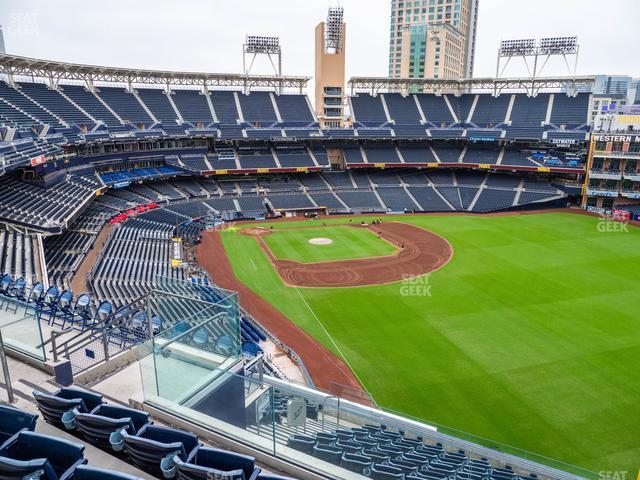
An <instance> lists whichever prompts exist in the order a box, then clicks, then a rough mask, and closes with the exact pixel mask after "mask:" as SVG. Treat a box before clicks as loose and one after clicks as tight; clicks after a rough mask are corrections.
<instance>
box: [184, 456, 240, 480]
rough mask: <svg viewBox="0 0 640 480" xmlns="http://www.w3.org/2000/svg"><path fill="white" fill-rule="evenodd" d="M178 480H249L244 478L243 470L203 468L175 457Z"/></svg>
mask: <svg viewBox="0 0 640 480" xmlns="http://www.w3.org/2000/svg"><path fill="white" fill-rule="evenodd" d="M173 461H174V463H175V465H176V469H177V474H178V479H179V480H211V479H212V478H215V479H216V480H248V479H247V478H246V477H245V476H244V472H243V471H242V470H226V471H225V470H218V469H215V468H210V467H203V466H200V465H195V464H193V463H187V462H183V461H182V460H180V458H179V457H178V456H175V457H174V460H173Z"/></svg>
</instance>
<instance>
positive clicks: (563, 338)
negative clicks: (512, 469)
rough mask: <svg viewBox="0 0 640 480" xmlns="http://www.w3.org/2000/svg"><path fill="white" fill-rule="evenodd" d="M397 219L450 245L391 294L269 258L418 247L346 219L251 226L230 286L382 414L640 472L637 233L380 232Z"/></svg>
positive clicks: (534, 229) (372, 254) (456, 226)
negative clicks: (395, 225)
mask: <svg viewBox="0 0 640 480" xmlns="http://www.w3.org/2000/svg"><path fill="white" fill-rule="evenodd" d="M366 220H367V221H369V220H371V218H366ZM392 220H393V221H395V222H401V223H402V224H403V225H404V226H405V227H406V225H407V224H408V225H413V226H415V227H418V228H420V229H424V230H426V231H428V232H432V233H433V234H435V235H434V237H436V238H440V239H444V240H445V241H446V243H447V244H448V245H450V247H451V252H450V257H447V258H444V257H442V258H439V262H435V263H434V265H437V268H434V271H433V272H432V273H430V274H427V275H422V276H414V275H410V276H403V277H402V279H399V281H397V282H392V283H388V282H386V283H384V284H382V283H381V284H379V285H370V286H357V287H350V288H335V287H331V288H317V287H316V288H302V287H296V286H294V285H295V283H294V284H292V282H285V281H284V280H283V278H282V277H281V275H280V273H279V269H278V268H276V265H277V261H279V260H286V261H288V262H290V261H294V262H299V263H300V264H307V263H308V264H313V263H315V262H329V261H336V260H345V259H351V261H352V262H353V261H356V260H355V259H362V260H361V261H371V260H372V259H373V260H374V261H380V262H383V260H384V259H387V260H388V257H389V256H398V258H401V257H402V255H403V254H405V251H406V250H411V248H412V247H411V245H410V244H408V245H407V247H406V248H405V245H404V244H403V245H402V246H401V247H399V245H398V244H397V242H396V245H395V246H394V245H392V244H391V243H390V242H389V241H387V240H386V239H385V238H381V237H385V236H386V230H380V232H381V233H380V234H376V231H375V229H371V230H369V231H367V230H364V229H360V230H358V228H356V227H354V226H353V225H351V226H349V225H348V224H349V223H351V224H353V223H354V222H355V223H359V221H360V219H358V218H353V217H336V218H329V219H323V220H308V221H299V222H298V221H295V222H274V223H270V224H267V223H264V222H261V223H258V224H255V225H249V224H246V225H241V226H237V227H235V228H231V229H227V230H225V231H223V232H222V233H221V238H222V242H223V245H224V248H225V251H226V253H227V256H228V258H229V260H230V262H231V266H232V268H233V273H235V275H236V277H238V279H239V280H240V281H241V282H242V283H244V284H245V285H246V286H247V287H249V288H250V289H251V290H253V292H255V293H256V294H258V295H259V296H261V297H262V298H263V299H264V300H266V301H267V302H269V303H270V304H272V305H273V306H275V307H276V308H277V309H278V310H279V311H280V312H282V313H283V314H284V315H286V317H288V318H289V319H290V321H292V322H295V324H297V325H298V326H299V327H300V328H301V329H303V330H304V331H306V332H307V333H309V334H310V335H312V336H313V337H314V338H316V339H317V340H318V341H319V342H321V343H322V344H323V345H324V346H326V347H327V348H328V349H330V350H331V351H332V352H334V354H335V355H336V356H338V357H340V358H342V359H343V360H344V361H345V362H346V363H347V364H348V365H349V367H350V368H351V369H352V370H353V372H354V373H355V375H356V376H357V378H358V380H359V381H360V382H361V383H362V385H363V386H364V387H365V388H366V390H367V391H368V392H369V393H370V395H371V396H372V397H373V398H374V399H375V401H376V402H377V404H378V405H380V406H381V407H384V408H386V409H391V410H395V411H399V412H402V413H404V414H406V415H411V416H415V417H418V418H420V419H422V420H424V421H426V422H430V423H433V424H438V425H441V426H443V428H445V427H446V428H445V430H446V429H447V428H448V429H456V430H459V431H461V432H468V433H469V434H473V435H477V436H478V437H481V438H482V440H477V441H480V442H481V443H484V444H486V445H490V446H494V447H496V448H500V449H506V447H504V446H501V445H500V444H505V445H511V446H514V447H517V448H520V449H523V450H528V451H531V452H535V453H536V454H539V455H543V456H547V457H551V458H555V459H557V460H560V461H562V462H566V463H567V464H572V465H576V466H579V467H583V468H586V469H589V470H591V471H595V472H598V471H601V470H616V471H621V470H628V471H630V472H634V473H633V475H635V472H637V471H638V467H639V461H638V459H640V440H639V438H640V401H639V399H640V314H639V305H640V273H639V272H640V230H639V229H637V228H635V227H631V226H630V227H628V229H627V230H625V229H622V230H620V229H619V228H609V227H608V226H605V227H603V226H602V224H601V223H600V220H599V219H598V218H594V217H589V216H585V215H578V214H572V213H543V214H527V215H505V216H400V217H384V223H383V226H384V225H388V224H389V223H390V222H392ZM249 227H254V228H255V227H260V228H261V229H265V231H264V233H265V234H264V235H260V236H259V237H257V236H254V235H247V234H246V232H245V231H244V230H245V229H246V228H249ZM265 227H267V228H268V230H269V231H266V228H265ZM270 227H273V228H270ZM309 227H313V228H309ZM387 228H388V227H387ZM414 230H415V229H414ZM391 233H393V232H391V230H390V233H389V235H391ZM313 239H328V240H330V242H326V241H322V242H310V240H313ZM423 248H425V247H424V246H423ZM398 250H400V252H398ZM367 259H368V260H367ZM320 265H321V264H320ZM408 265H410V263H408ZM460 435H462V434H460Z"/></svg>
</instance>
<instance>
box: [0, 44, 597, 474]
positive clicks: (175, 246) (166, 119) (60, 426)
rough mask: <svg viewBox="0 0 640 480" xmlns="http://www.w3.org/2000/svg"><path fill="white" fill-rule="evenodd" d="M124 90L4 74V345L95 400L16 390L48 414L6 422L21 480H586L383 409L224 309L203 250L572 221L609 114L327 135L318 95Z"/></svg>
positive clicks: (505, 96) (408, 102)
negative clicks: (251, 239)
mask: <svg viewBox="0 0 640 480" xmlns="http://www.w3.org/2000/svg"><path fill="white" fill-rule="evenodd" d="M81 67H82V68H81ZM42 72H47V73H51V74H52V76H53V77H55V78H56V82H54V83H49V84H47V83H46V77H47V76H46V75H45V76H44V77H43V75H42ZM116 72H117V75H116ZM122 72H123V70H122V69H110V68H108V67H90V66H77V65H71V64H65V63H61V62H50V61H44V60H37V59H23V58H21V57H15V56H11V55H2V56H0V73H3V80H2V81H0V138H1V140H2V141H1V142H0V156H1V157H2V170H1V171H0V302H2V303H1V310H2V316H0V318H2V322H1V323H0V328H1V329H2V333H3V336H4V337H5V338H4V339H5V343H6V345H7V347H8V350H9V353H10V354H11V355H13V356H16V357H17V358H20V359H21V360H22V361H23V362H27V363H30V364H37V365H39V366H40V368H43V369H45V371H47V372H48V374H49V375H53V374H55V379H56V381H57V382H58V383H59V384H63V385H69V384H71V383H73V382H74V381H75V383H76V384H82V385H84V386H85V388H86V390H83V391H78V390H73V389H72V390H69V389H66V388H62V389H60V390H58V389H57V388H53V384H52V383H51V382H50V381H49V380H44V379H43V381H42V382H41V384H39V385H37V387H38V388H36V390H37V391H35V392H33V394H31V393H30V392H24V391H23V390H24V387H25V386H26V385H28V383H25V382H24V381H20V380H24V378H21V379H19V381H17V382H14V383H18V386H17V391H18V392H19V393H20V395H19V397H20V402H19V403H20V407H21V408H22V409H23V410H24V411H23V412H19V411H10V410H7V413H6V415H5V414H3V415H2V420H1V421H0V433H2V434H4V435H5V437H6V438H7V442H6V443H5V444H4V445H3V446H2V447H1V448H0V468H11V469H13V470H12V471H14V472H17V473H16V475H17V476H23V477H24V476H25V475H27V476H28V475H30V474H31V472H32V471H33V468H34V465H35V464H34V463H33V462H32V461H31V460H33V459H35V458H42V457H43V456H44V455H43V453H42V452H43V451H44V449H46V450H48V451H51V452H58V451H60V452H63V451H64V452H66V453H65V455H64V458H65V459H70V461H69V462H68V463H64V462H62V461H60V462H58V461H57V459H52V458H50V459H49V461H45V462H44V463H42V462H41V463H42V464H41V463H38V465H37V468H39V469H42V470H44V471H45V472H46V476H47V478H50V479H52V480H53V479H56V478H60V479H64V478H68V477H69V476H70V475H75V476H76V477H79V478H82V476H83V475H84V476H86V477H87V478H91V479H100V478H104V479H107V478H128V477H125V476H123V475H121V474H122V473H129V474H132V475H134V476H140V477H148V475H143V474H142V473H141V472H140V471H139V470H136V469H135V468H138V469H142V470H144V471H146V472H147V473H149V474H151V475H155V476H156V477H162V476H164V477H165V478H174V477H178V478H181V479H191V478H194V479H195V478H211V476H214V477H213V478H243V479H245V478H246V479H256V478H257V479H263V480H267V479H272V478H277V477H276V476H271V475H270V474H266V473H265V472H264V468H263V467H259V466H257V464H256V463H255V462H256V461H257V462H259V463H260V464H261V465H266V468H267V469H269V470H276V471H282V472H286V473H288V474H289V475H292V476H294V477H296V478H364V477H370V478H381V479H382V478H406V479H419V478H428V479H433V480H436V479H440V478H448V479H452V478H460V479H462V478H465V479H466V478H469V479H476V480H481V479H495V480H515V479H518V478H562V479H574V478H578V477H580V474H576V473H575V472H564V471H562V470H559V469H557V468H554V466H549V465H545V464H543V463H537V462H534V461H531V460H529V459H524V458H519V457H517V456H514V455H511V454H508V453H505V452H500V451H497V450H493V449H491V448H488V447H485V446H482V445H479V444H475V443H472V442H468V441H466V440H462V439H458V438H454V437H451V436H448V435H444V434H441V433H439V432H438V431H437V430H436V429H435V428H434V427H432V426H429V425H425V424H421V423H419V422H416V421H413V420H409V419H406V418H403V417H401V416H398V415H392V414H388V413H386V412H384V411H382V410H378V409H376V408H375V402H373V400H372V399H371V398H369V397H368V396H367V395H366V392H364V391H363V389H362V387H361V385H360V384H359V382H358V380H357V378H356V377H355V376H354V374H353V372H352V371H351V370H350V369H349V367H348V366H347V365H346V364H345V363H344V362H343V361H342V360H340V359H338V358H337V357H336V356H335V355H334V354H333V353H331V352H330V351H329V350H327V349H326V348H324V347H323V346H321V345H320V343H318V342H317V341H316V340H314V339H312V338H311V337H309V336H308V335H306V334H304V333H302V332H301V331H300V330H299V329H297V328H293V325H292V324H290V323H289V320H288V319H287V318H285V317H284V316H282V315H280V317H279V318H277V321H275V322H274V321H273V317H272V316H271V314H272V313H273V307H271V312H270V315H269V318H268V319H262V318H260V313H261V312H262V311H266V310H264V309H266V308H267V307H266V306H265V305H267V304H266V302H265V301H264V300H262V299H260V298H259V297H257V296H256V295H255V294H251V292H250V291H249V289H247V288H246V287H245V286H243V285H241V284H237V283H236V284H228V280H229V278H220V283H221V284H222V286H225V287H231V288H232V289H233V290H236V291H240V292H241V295H240V297H239V302H240V303H239V304H238V302H237V297H236V295H235V294H234V293H231V292H229V291H227V290H224V289H223V288H220V285H218V284H217V283H218V275H221V274H220V273H219V272H220V271H221V270H220V266H223V267H224V268H225V269H226V272H227V274H229V272H230V268H231V267H230V266H229V264H228V260H227V259H226V256H225V255H224V251H223V249H222V247H221V246H220V245H219V241H218V244H217V246H216V245H214V244H212V243H210V242H212V241H213V240H211V239H214V238H215V235H213V236H212V235H206V236H204V241H203V235H202V232H203V231H205V230H208V229H212V228H218V227H221V226H224V225H226V224H229V223H230V222H237V221H242V220H262V219H265V218H279V217H282V216H314V215H319V214H322V215H332V214H345V215H352V214H362V213H376V214H377V215H379V216H381V215H383V214H387V213H394V214H403V213H417V212H440V213H477V214H483V213H494V212H514V211H515V212H517V211H525V210H530V209H545V208H557V207H565V206H566V205H567V203H568V202H571V201H572V200H575V196H576V195H577V194H579V192H580V183H579V179H580V178H581V175H583V174H584V171H585V163H584V162H585V155H584V152H585V147H586V145H587V142H588V140H589V134H590V127H589V125H588V111H589V101H590V95H589V94H588V93H578V94H576V95H568V94H566V93H561V91H560V90H559V89H556V90H552V91H540V92H536V95H534V96H531V95H529V94H528V93H526V92H524V91H522V90H521V91H505V92H502V93H501V94H499V95H494V94H492V93H486V92H483V91H477V92H475V91H473V90H472V88H471V87H472V85H466V84H463V83H461V84H460V86H459V87H460V88H459V91H458V92H454V91H452V92H450V93H449V92H447V91H445V92H438V93H411V94H408V95H402V94H400V93H396V92H391V91H388V92H387V91H385V92H383V93H379V94H377V95H371V94H369V93H364V92H360V93H356V94H354V95H353V96H351V97H349V102H350V110H351V118H350V121H349V127H348V128H330V129H322V128H320V125H319V123H318V120H317V118H316V116H315V113H314V112H313V110H312V108H311V103H310V101H309V99H308V98H307V97H306V95H304V94H302V93H300V91H302V88H303V87H304V86H305V85H306V81H307V79H306V78H302V77H291V78H285V79H284V81H280V80H278V82H276V83H274V82H273V81H272V80H269V79H266V80H264V81H263V84H260V82H259V81H257V83H258V86H259V87H260V88H259V89H253V90H251V91H249V90H248V89H247V88H244V87H246V79H245V78H243V77H239V78H237V79H235V81H236V83H235V84H233V85H234V86H235V87H238V90H228V89H222V88H221V85H223V83H222V80H220V79H219V78H218V77H216V76H215V75H210V76H207V77H206V78H199V77H197V76H194V77H193V78H189V74H187V73H180V72H153V71H143V72H140V71H136V72H135V73H134V72H133V71H132V72H127V71H124V75H125V76H128V77H129V78H134V77H135V78H136V79H137V81H139V82H140V83H139V84H136V83H135V82H134V83H132V84H129V86H128V87H123V86H122V85H121V83H119V81H120V80H118V78H120V79H121V78H122V77H121V76H120V75H122V74H123V73H122ZM18 75H19V76H20V78H22V77H23V76H24V77H27V76H28V77H31V78H32V79H33V81H22V80H16V79H17V77H18ZM110 75H112V76H110ZM53 77H52V78H53ZM78 78H84V79H85V80H86V81H85V84H84V85H79V84H78V82H77V81H71V80H72V79H73V80H77V79H78ZM160 78H163V79H165V80H166V79H167V78H170V80H169V81H168V82H167V81H165V80H163V81H158V79H160ZM232 80H233V79H232ZM224 81H225V82H228V81H229V79H228V78H226V79H225V80H224ZM173 83H175V85H173ZM283 83H284V87H287V86H288V87H295V88H298V89H299V91H298V93H288V92H285V91H284V90H283V89H282V87H283ZM556 83H557V82H556ZM196 84H197V85H204V86H202V87H201V88H188V85H196ZM160 85H162V86H160ZM167 85H171V88H170V89H169V90H168V89H167ZM226 85H228V83H227V84H226ZM556 86H560V85H556ZM443 88H444V84H443ZM494 93H495V92H494ZM387 225H388V224H385V226H384V227H381V228H380V229H379V230H380V231H382V232H385V234H388V235H389V236H390V237H393V236H394V235H396V234H397V232H395V233H394V232H393V231H392V230H391V228H390V227H387ZM406 228H413V227H406ZM409 233H410V232H403V233H402V235H404V236H406V237H407V248H406V250H404V252H407V253H406V254H405V253H400V254H399V255H398V258H399V259H401V260H402V258H404V257H403V255H406V256H407V258H406V259H405V260H406V262H407V264H409V263H412V262H414V260H415V259H416V258H419V257H420V255H421V253H420V252H421V250H420V248H418V247H417V246H416V245H418V246H419V245H422V243H421V242H423V244H424V245H426V246H427V247H429V248H431V247H433V246H434V245H435V244H434V242H435V240H434V238H430V239H427V240H424V239H419V238H409V237H411V235H409ZM434 237H436V236H434ZM403 238H404V237H403ZM443 242H444V240H443ZM396 243H397V242H396ZM436 243H437V242H436ZM444 243H446V242H444ZM414 247H415V248H414ZM443 252H445V253H442V254H437V255H431V256H430V257H429V258H425V259H424V261H425V262H426V263H428V264H429V265H428V268H429V269H432V268H438V267H439V266H441V265H442V264H444V263H445V262H446V261H447V260H448V258H449V256H450V252H449V253H448V254H447V253H446V249H444V250H443ZM423 254H424V252H423ZM423 256H424V255H423ZM225 262H226V263H225ZM203 267H204V268H203ZM425 268H426V267H425ZM207 271H208V272H210V273H212V276H210V275H209V274H208V272H207ZM396 273H397V272H396ZM410 273H424V272H423V271H419V272H417V271H416V272H413V271H412V272H410ZM365 274H366V269H365V271H364V273H363V275H365ZM394 275H395V274H394ZM395 279H397V275H395V276H393V278H392V277H389V278H387V279H386V281H393V280H395ZM326 281H327V282H330V281H331V280H330V279H329V280H326ZM293 283H295V284H299V283H300V282H299V281H298V280H296V281H293ZM301 284H304V282H303V283H301ZM261 306H262V307H261ZM261 308H262V309H261ZM17 325H18V326H19V327H20V328H16V326H17ZM305 335H306V336H305ZM308 358H313V359H314V361H313V363H311V362H307V361H306V359H308ZM150 360H152V361H151V363H149V361H150ZM12 362H13V360H12ZM160 366H162V368H161V367H160ZM45 378H48V377H45ZM150 378H153V379H154V380H153V381H152V382H151V383H149V382H150V380H149V379H150ZM135 380H137V381H138V385H137V386H136V385H132V382H134V381H135ZM134 383H135V382H134ZM125 384H126V385H129V386H131V390H128V389H125V388H124V387H120V388H119V387H118V385H120V386H122V385H125ZM43 385H44V386H46V388H44V387H43ZM316 387H320V388H316ZM322 388H324V389H326V390H327V391H328V392H324V391H322ZM42 390H46V391H42ZM98 392H102V394H103V395H104V396H101V394H100V393H98ZM125 404H128V405H131V404H133V406H135V407H136V409H135V410H127V408H129V407H125ZM36 406H37V408H38V409H39V411H40V414H41V418H39V419H38V420H37V421H36V420H35V419H34V416H33V412H34V411H35V408H36ZM149 414H151V416H152V417H154V421H155V422H156V423H155V424H152V423H150V421H149ZM6 419H10V420H9V421H8V424H12V425H13V427H10V426H7V427H5V426H4V425H5V424H4V423H3V422H5V420H6ZM12 419H15V420H12ZM123 419H125V420H123ZM44 422H46V424H50V425H52V427H49V426H46V424H45V423H44ZM161 424H166V425H171V426H172V427H176V426H177V427H180V429H175V428H169V427H163V426H161ZM16 425H17V426H18V427H20V428H18V427H16ZM34 425H36V426H38V428H36V431H37V434H36V435H35V436H34V434H33V433H29V430H31V431H32V430H33V429H34ZM22 426H24V427H26V429H27V431H22ZM185 430H188V431H185ZM189 431H190V432H191V433H189ZM193 432H198V435H199V436H200V438H199V437H198V436H196V435H195V434H194V433H193ZM41 433H42V434H44V435H45V436H42V435H40V434H41ZM38 435H40V436H38ZM69 435H72V436H73V437H72V440H71V441H70V442H69V441H67V440H68V439H69V438H70V437H69ZM203 439H204V440H205V441H206V442H207V443H209V444H215V445H216V446H217V447H219V448H218V449H213V448H211V447H209V446H207V447H204V446H202V445H200V443H201V440H203ZM79 441H82V442H88V443H90V444H91V445H95V446H98V447H100V448H102V450H103V451H108V452H111V451H115V452H119V453H117V455H118V456H117V459H118V461H117V462H116V461H115V460H114V461H113V462H111V461H110V462H107V463H108V464H109V465H110V466H111V467H110V468H115V469H116V470H120V473H121V474H118V473H114V472H110V473H109V472H104V471H99V470H94V469H93V468H92V467H95V466H104V462H98V463H94V462H93V461H92V460H90V461H89V465H90V467H83V466H82V464H83V463H86V459H87V458H88V455H87V456H86V457H85V456H84V454H83V452H88V451H89V450H90V449H89V448H87V449H86V450H85V449H84V447H83V445H81V444H80V443H79ZM231 451H236V452H241V453H249V454H250V456H247V455H241V454H239V453H236V454H234V453H231ZM94 453H95V452H94ZM99 457H100V456H99V455H96V457H95V458H99ZM61 458H62V456H61ZM3 462H4V463H3ZM65 462H66V460H65ZM123 462H124V463H123ZM125 463H126V465H128V467H125V466H124V465H125ZM3 465H5V466H3ZM113 465H115V467H114V466H113ZM554 465H555V464H554ZM131 466H133V467H135V468H133V469H132V468H130V467H131ZM74 472H75V473H74Z"/></svg>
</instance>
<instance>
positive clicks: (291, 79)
mask: <svg viewBox="0 0 640 480" xmlns="http://www.w3.org/2000/svg"><path fill="white" fill-rule="evenodd" d="M0 74H4V75H7V77H8V78H9V80H10V81H12V79H13V78H14V77H32V78H42V79H46V80H47V81H48V82H49V83H50V84H51V85H57V84H58V82H59V81H60V80H75V81H84V82H86V83H87V84H88V85H92V84H93V83H94V82H114V83H126V84H129V85H131V84H151V85H168V86H172V85H188V86H207V87H242V88H244V89H245V90H247V91H248V90H251V89H252V88H254V87H268V88H275V89H278V90H282V89H284V88H297V89H299V90H300V91H302V90H303V89H304V88H305V87H306V86H307V83H308V82H309V80H310V79H311V77H299V76H273V75H243V74H235V73H206V72H175V71H169V70H144V69H134V68H118V67H101V66H97V65H82V64H77V63H66V62H57V61H52V60H41V59H37V58H29V57H20V56H16V55H6V54H0Z"/></svg>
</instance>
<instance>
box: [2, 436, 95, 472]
mask: <svg viewBox="0 0 640 480" xmlns="http://www.w3.org/2000/svg"><path fill="white" fill-rule="evenodd" d="M2 457H5V458H2ZM86 462H87V460H86V459H85V458H84V445H82V444H79V443H74V442H69V441H67V440H63V439H61V438H56V437H52V436H49V435H41V434H38V433H33V432H27V431H22V432H20V433H17V434H15V435H14V436H13V437H11V438H10V439H9V440H7V441H6V442H5V443H4V444H3V445H2V446H1V447H0V477H2V478H15V479H22V478H35V477H34V474H35V472H38V471H41V472H42V475H41V476H40V478H43V477H44V478H45V479H46V480H67V479H71V478H73V473H74V471H75V469H76V467H77V466H78V465H82V464H84V463H86ZM3 471H6V472H8V474H9V475H7V476H6V477H5V476H3V475H2V473H1V472H3Z"/></svg>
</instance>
